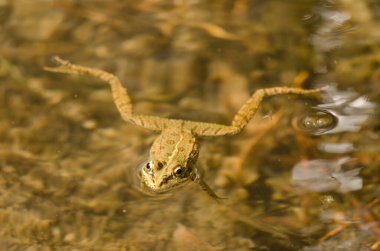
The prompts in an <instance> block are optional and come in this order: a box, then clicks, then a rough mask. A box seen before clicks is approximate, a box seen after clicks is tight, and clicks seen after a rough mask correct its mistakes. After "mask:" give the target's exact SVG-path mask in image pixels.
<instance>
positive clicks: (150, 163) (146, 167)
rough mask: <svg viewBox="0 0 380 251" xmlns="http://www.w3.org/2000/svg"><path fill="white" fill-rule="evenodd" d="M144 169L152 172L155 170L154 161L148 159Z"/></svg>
mask: <svg viewBox="0 0 380 251" xmlns="http://www.w3.org/2000/svg"><path fill="white" fill-rule="evenodd" d="M144 169H145V171H147V172H149V173H150V172H152V171H153V162H152V161H148V162H147V163H146V164H145V166H144Z"/></svg>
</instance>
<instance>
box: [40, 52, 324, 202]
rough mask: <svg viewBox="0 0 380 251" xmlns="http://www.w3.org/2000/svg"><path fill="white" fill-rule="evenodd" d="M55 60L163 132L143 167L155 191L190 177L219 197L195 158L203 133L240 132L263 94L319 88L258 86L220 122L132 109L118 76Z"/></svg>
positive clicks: (133, 118)
mask: <svg viewBox="0 0 380 251" xmlns="http://www.w3.org/2000/svg"><path fill="white" fill-rule="evenodd" d="M54 60H55V61H56V62H57V63H58V64H59V67H56V68H50V67H45V69H46V70H48V71H52V72H61V73H68V74H85V75H90V76H93V77H96V78H99V79H102V80H104V81H105V82H107V83H109V84H110V86H111V91H112V96H113V99H114V101H115V104H116V107H117V109H118V110H119V112H120V114H121V117H122V118H123V119H124V120H125V121H127V122H130V123H133V124H136V125H139V126H142V127H144V128H146V129H150V130H154V131H158V132H160V135H159V136H158V137H157V138H156V140H155V141H154V143H153V145H152V148H151V150H150V157H149V160H148V161H147V162H146V164H145V165H144V166H143V167H142V168H141V170H140V174H141V185H142V187H143V188H145V189H147V190H149V191H152V192H157V193H160V192H166V191H169V190H171V189H172V188H174V187H177V186H179V185H181V184H183V183H185V182H187V181H189V180H192V181H195V182H196V183H198V184H199V185H200V186H201V187H202V189H203V190H205V191H206V192H207V193H208V194H209V195H211V196H212V197H214V198H218V197H217V196H216V194H215V193H214V192H213V191H212V190H211V188H210V187H209V186H208V185H207V184H206V183H204V181H203V180H202V179H201V177H200V175H199V173H198V171H197V169H196V168H195V162H196V161H197V158H198V151H199V150H198V142H197V138H198V137H202V136H224V135H234V134H237V133H239V132H241V131H242V130H243V129H244V127H245V126H246V125H247V123H248V122H249V120H250V119H251V118H252V117H253V116H254V115H255V113H256V111H257V109H258V107H259V105H260V103H261V102H262V100H263V98H264V97H267V96H274V95H279V94H297V95H302V96H313V95H316V94H318V93H319V92H320V89H315V90H304V89H300V88H288V87H273V88H266V89H259V90H257V91H256V92H254V93H253V95H252V96H251V98H250V99H248V101H247V102H246V103H245V104H244V105H243V106H242V107H241V108H240V110H239V111H238V112H237V113H236V115H235V117H234V118H233V120H232V123H231V125H221V124H213V123H204V122H196V121H187V120H176V119H168V118H161V117H156V116H147V115H140V114H135V113H133V110H132V103H131V99H130V98H129V95H128V92H127V90H126V88H125V87H124V86H123V85H122V84H121V83H120V81H119V79H118V78H117V77H116V76H115V75H113V74H111V73H108V72H106V71H102V70H98V69H92V68H88V67H84V66H79V65H74V64H71V63H69V62H68V61H65V60H63V59H61V58H59V57H55V58H54Z"/></svg>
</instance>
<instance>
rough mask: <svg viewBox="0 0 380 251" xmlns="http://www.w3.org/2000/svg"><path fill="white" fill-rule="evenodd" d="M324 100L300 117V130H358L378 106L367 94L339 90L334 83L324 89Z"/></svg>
mask: <svg viewBox="0 0 380 251" xmlns="http://www.w3.org/2000/svg"><path fill="white" fill-rule="evenodd" d="M323 100H324V102H323V104H320V105H318V106H317V107H315V108H314V109H313V110H312V111H310V112H309V113H308V114H307V115H305V116H303V117H301V118H300V119H299V122H298V124H299V129H300V130H303V131H305V132H307V133H312V134H315V135H320V134H336V133H341V132H357V131H359V130H360V129H361V128H362V126H363V125H364V124H365V122H366V121H367V120H368V119H369V118H370V117H371V116H373V115H374V114H375V113H376V108H377V105H376V104H375V103H373V102H371V101H369V100H367V98H366V96H361V95H359V94H358V93H357V92H354V91H340V90H337V88H336V87H335V86H334V85H330V86H328V87H326V88H325V89H324V92H323ZM322 148H325V147H322ZM327 149H329V148H327Z"/></svg>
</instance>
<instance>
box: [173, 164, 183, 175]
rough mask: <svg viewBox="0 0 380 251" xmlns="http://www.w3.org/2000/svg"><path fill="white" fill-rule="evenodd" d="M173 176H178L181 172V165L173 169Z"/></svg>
mask: <svg viewBox="0 0 380 251" xmlns="http://www.w3.org/2000/svg"><path fill="white" fill-rule="evenodd" d="M173 174H174V176H176V177H180V176H181V175H182V174H183V170H182V167H180V166H177V167H176V168H175V169H174V171H173Z"/></svg>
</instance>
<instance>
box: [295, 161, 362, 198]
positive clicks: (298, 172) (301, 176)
mask: <svg viewBox="0 0 380 251" xmlns="http://www.w3.org/2000/svg"><path fill="white" fill-rule="evenodd" d="M350 160H351V159H350V158H349V157H344V158H341V159H339V160H322V159H316V160H302V161H301V162H299V163H297V164H296V165H295V166H294V167H293V170H292V179H293V183H294V184H295V185H296V186H298V187H300V188H302V189H304V190H305V191H308V192H327V191H338V192H350V191H356V190H359V189H361V188H362V186H363V179H362V178H361V177H359V172H360V169H361V168H354V169H352V170H348V171H344V170H342V169H343V165H344V164H346V163H347V162H349V161H350Z"/></svg>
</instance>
